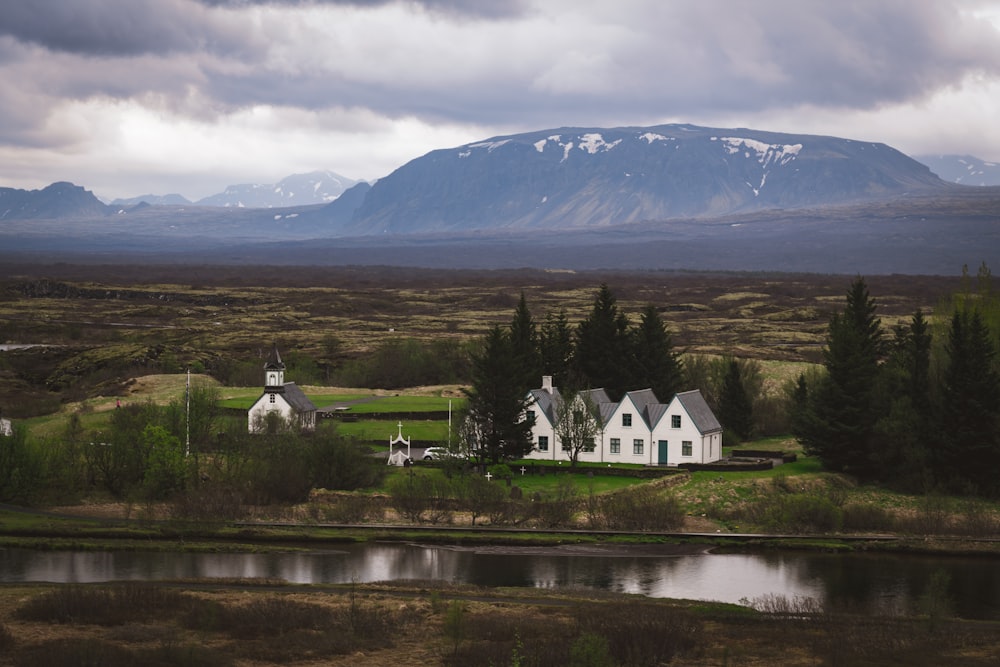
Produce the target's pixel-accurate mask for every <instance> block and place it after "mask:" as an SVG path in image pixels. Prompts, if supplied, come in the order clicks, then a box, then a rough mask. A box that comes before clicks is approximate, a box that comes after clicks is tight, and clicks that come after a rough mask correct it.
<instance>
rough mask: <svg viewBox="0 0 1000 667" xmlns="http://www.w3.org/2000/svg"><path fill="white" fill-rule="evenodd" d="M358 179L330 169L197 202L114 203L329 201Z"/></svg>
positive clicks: (282, 204)
mask: <svg viewBox="0 0 1000 667" xmlns="http://www.w3.org/2000/svg"><path fill="white" fill-rule="evenodd" d="M357 183H358V181H356V180H354V179H351V178H347V177H346V176H341V175H340V174H337V173H335V172H332V171H329V170H322V171H310V172H308V173H305V174H292V175H291V176H287V177H285V178H283V179H281V180H280V181H278V182H277V183H274V184H263V183H242V184H237V185H230V186H227V187H226V189H225V190H223V191H222V192H219V193H217V194H214V195H209V196H208V197H202V198H201V199H199V200H197V201H194V202H192V201H190V200H188V199H187V198H185V197H183V196H181V195H179V194H169V195H153V194H149V195H140V196H138V197H127V198H120V199H115V200H114V201H112V202H111V205H112V206H125V207H128V206H135V205H136V204H139V203H141V202H145V203H147V204H149V205H151V206H219V207H223V208H286V207H289V206H311V205H313V204H329V203H330V202H332V201H334V200H335V199H336V198H337V197H339V196H340V195H341V194H343V193H344V191H345V190H347V189H348V188H351V187H353V186H354V185H356V184H357Z"/></svg>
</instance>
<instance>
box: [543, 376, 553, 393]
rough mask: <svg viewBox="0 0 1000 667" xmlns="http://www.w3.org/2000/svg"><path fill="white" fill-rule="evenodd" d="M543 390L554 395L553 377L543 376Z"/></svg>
mask: <svg viewBox="0 0 1000 667" xmlns="http://www.w3.org/2000/svg"><path fill="white" fill-rule="evenodd" d="M542 389H543V390H545V391H547V392H549V393H550V394H551V393H552V376H551V375H543V376H542Z"/></svg>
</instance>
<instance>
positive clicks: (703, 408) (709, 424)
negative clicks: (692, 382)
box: [677, 389, 722, 435]
mask: <svg viewBox="0 0 1000 667" xmlns="http://www.w3.org/2000/svg"><path fill="white" fill-rule="evenodd" d="M677 400H678V401H680V404H681V405H682V406H684V409H685V410H686V411H687V413H688V416H689V417H691V421H692V422H694V425H695V428H697V429H698V432H699V433H701V434H702V435H704V434H706V433H711V432H712V431H721V430H722V424H720V423H719V420H718V419H716V418H715V413H713V412H712V408H710V407H708V403H706V402H705V397H704V396H702V395H701V392H700V391H699V390H697V389H692V390H691V391H683V392H681V393H679V394H677Z"/></svg>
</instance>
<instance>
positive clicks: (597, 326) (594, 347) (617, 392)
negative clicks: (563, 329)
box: [574, 283, 634, 401]
mask: <svg viewBox="0 0 1000 667" xmlns="http://www.w3.org/2000/svg"><path fill="white" fill-rule="evenodd" d="M631 350H632V346H631V344H630V340H629V331H628V318H626V317H625V315H624V313H621V312H620V311H619V310H618V304H617V300H616V299H615V296H614V295H613V294H612V293H611V289H610V288H609V287H608V285H607V283H602V284H601V287H600V290H599V291H598V293H597V297H596V298H595V299H594V307H593V309H592V310H591V312H590V315H589V316H588V317H587V319H585V320H583V321H581V322H580V324H579V325H578V326H577V330H576V350H575V357H574V361H575V365H576V368H577V369H578V370H579V372H580V374H581V376H582V378H581V379H582V380H583V383H584V384H586V385H589V386H590V387H592V388H598V387H603V388H604V390H605V391H606V392H607V394H608V396H609V397H610V398H611V400H613V401H617V400H620V399H621V397H622V396H624V395H625V392H626V391H628V390H629V389H632V387H629V386H628V385H629V376H630V373H631V369H632V365H633V363H634V362H633V360H632V356H631Z"/></svg>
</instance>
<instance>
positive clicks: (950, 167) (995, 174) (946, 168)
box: [914, 155, 1000, 187]
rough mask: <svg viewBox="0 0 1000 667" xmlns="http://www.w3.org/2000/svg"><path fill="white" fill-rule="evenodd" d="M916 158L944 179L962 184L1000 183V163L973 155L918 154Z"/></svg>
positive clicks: (988, 184) (989, 184)
mask: <svg viewBox="0 0 1000 667" xmlns="http://www.w3.org/2000/svg"><path fill="white" fill-rule="evenodd" d="M914 159H915V160H917V161H919V162H921V163H923V164H925V165H927V166H928V167H929V168H930V170H931V171H932V172H934V173H935V174H937V175H938V176H940V177H941V178H942V179H943V180H945V181H949V182H951V183H960V184H961V185H974V186H979V187H982V186H991V185H1000V164H997V163H996V162H987V161H986V160H980V159H979V158H977V157H972V156H971V155H917V156H914Z"/></svg>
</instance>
